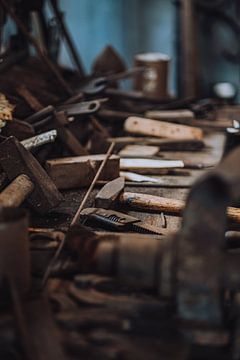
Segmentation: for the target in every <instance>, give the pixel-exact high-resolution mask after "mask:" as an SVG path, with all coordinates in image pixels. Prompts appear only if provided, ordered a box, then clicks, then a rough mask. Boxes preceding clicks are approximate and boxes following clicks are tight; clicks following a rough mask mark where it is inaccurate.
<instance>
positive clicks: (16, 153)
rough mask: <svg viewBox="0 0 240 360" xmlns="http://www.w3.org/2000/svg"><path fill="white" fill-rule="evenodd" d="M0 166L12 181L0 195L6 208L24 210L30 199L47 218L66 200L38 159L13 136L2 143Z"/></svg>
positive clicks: (0, 147) (36, 209)
mask: <svg viewBox="0 0 240 360" xmlns="http://www.w3.org/2000/svg"><path fill="white" fill-rule="evenodd" d="M0 166H1V167H2V169H3V171H4V172H5V174H6V175H7V177H8V180H10V181H11V183H10V185H8V186H7V187H6V188H5V189H4V190H3V192H1V194H0V204H1V205H3V206H12V207H18V206H20V205H21V204H22V203H23V202H24V201H25V200H26V199H27V200H28V202H29V204H30V205H31V207H32V208H33V209H34V210H35V211H37V212H38V213H40V214H45V213H47V212H49V211H50V210H52V209H53V208H55V207H56V206H58V204H59V203H60V201H61V199H62V196H61V194H60V192H59V191H58V190H57V188H56V186H55V184H54V183H53V182H52V180H51V179H50V178H49V176H48V175H47V173H46V172H45V170H44V169H43V168H42V167H41V165H40V164H39V163H38V161H37V160H36V159H35V157H34V156H33V155H32V154H31V153H30V152H29V151H28V150H27V149H25V147H24V146H23V145H22V144H21V143H20V142H19V141H18V140H17V139H16V138H14V137H13V136H11V137H9V138H7V139H6V140H4V141H3V142H2V143H0Z"/></svg>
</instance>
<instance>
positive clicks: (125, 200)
mask: <svg viewBox="0 0 240 360" xmlns="http://www.w3.org/2000/svg"><path fill="white" fill-rule="evenodd" d="M124 185H125V182H124V178H122V177H119V178H117V179H115V180H112V181H110V182H109V183H107V184H106V185H104V186H103V188H102V189H101V190H100V191H99V192H98V194H97V195H96V197H95V205H96V206H97V207H103V208H106V209H108V208H111V207H112V206H116V205H117V204H121V205H125V206H127V207H129V208H133V209H137V210H143V211H155V212H166V213H170V214H177V215H179V214H182V212H183V210H184V208H185V201H182V200H177V199H171V198H165V197H161V196H154V195H149V194H141V193H132V192H124ZM227 214H228V219H229V221H231V222H235V223H240V209H239V208H235V207H228V211H227Z"/></svg>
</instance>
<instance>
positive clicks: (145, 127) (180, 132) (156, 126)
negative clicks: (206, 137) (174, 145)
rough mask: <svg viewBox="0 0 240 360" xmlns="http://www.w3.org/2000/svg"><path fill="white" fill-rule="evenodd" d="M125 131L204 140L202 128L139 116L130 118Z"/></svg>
mask: <svg viewBox="0 0 240 360" xmlns="http://www.w3.org/2000/svg"><path fill="white" fill-rule="evenodd" d="M124 129H125V130H126V131H128V132H129V133H133V134H142V135H147V136H156V137H160V138H167V139H175V140H183V139H185V140H187V139H188V140H189V139H194V140H202V138H203V132H202V130H201V129H200V128H197V127H193V126H186V125H179V124H172V123H168V122H165V121H159V120H151V119H146V118H140V117H137V116H130V117H129V118H128V119H127V120H126V121H125V123H124Z"/></svg>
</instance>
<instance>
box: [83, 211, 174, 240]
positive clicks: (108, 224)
mask: <svg viewBox="0 0 240 360" xmlns="http://www.w3.org/2000/svg"><path fill="white" fill-rule="evenodd" d="M81 218H82V219H83V222H84V225H89V224H90V225H94V226H95V225H97V226H98V225H99V226H100V227H103V228H104V229H106V230H113V231H120V232H121V231H123V232H138V233H142V234H157V235H168V234H169V231H168V230H166V229H163V228H159V227H157V226H152V225H149V224H147V223H145V222H143V221H141V220H139V219H137V218H135V217H133V216H130V215H128V214H124V213H122V212H119V211H114V210H108V209H101V208H86V209H83V210H82V212H81Z"/></svg>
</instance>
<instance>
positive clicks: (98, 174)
mask: <svg viewBox="0 0 240 360" xmlns="http://www.w3.org/2000/svg"><path fill="white" fill-rule="evenodd" d="M114 146H115V143H114V142H112V143H111V145H110V146H109V149H108V151H107V153H106V156H105V158H104V160H103V162H102V163H101V165H100V167H99V169H98V171H97V173H96V175H95V177H94V179H93V181H92V183H91V185H90V187H89V189H88V191H87V192H86V194H85V196H84V198H83V201H82V202H81V204H80V206H79V208H78V210H77V212H76V214H75V216H74V218H73V220H72V222H71V226H73V225H75V224H76V223H77V222H78V220H79V217H80V213H81V211H82V209H83V208H84V205H85V204H86V201H87V199H88V197H89V195H90V193H91V191H92V189H93V188H94V186H95V184H96V182H97V181H98V179H99V176H100V175H101V173H102V170H103V168H104V166H105V165H106V162H107V161H108V159H109V158H110V156H111V154H112V151H113V148H114Z"/></svg>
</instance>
